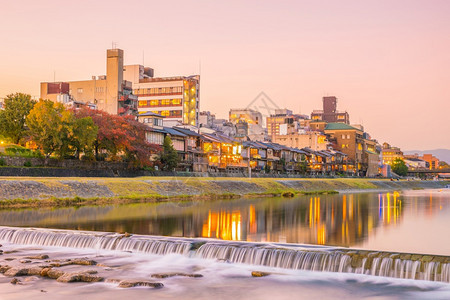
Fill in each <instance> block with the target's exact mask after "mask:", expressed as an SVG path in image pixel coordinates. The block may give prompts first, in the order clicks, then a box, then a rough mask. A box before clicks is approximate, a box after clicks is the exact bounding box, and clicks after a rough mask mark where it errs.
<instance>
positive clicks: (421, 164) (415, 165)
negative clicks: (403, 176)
mask: <svg viewBox="0 0 450 300" xmlns="http://www.w3.org/2000/svg"><path fill="white" fill-rule="evenodd" d="M403 160H404V161H405V164H406V166H407V167H408V169H409V170H420V169H422V170H424V169H429V168H430V165H429V163H428V162H426V161H424V160H421V159H420V158H416V157H406V155H405V158H404V159H403Z"/></svg>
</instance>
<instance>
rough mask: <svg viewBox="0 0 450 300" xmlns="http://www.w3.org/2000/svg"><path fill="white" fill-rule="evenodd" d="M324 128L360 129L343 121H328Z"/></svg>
mask: <svg viewBox="0 0 450 300" xmlns="http://www.w3.org/2000/svg"><path fill="white" fill-rule="evenodd" d="M325 130H360V129H358V128H355V127H353V126H350V125H347V124H345V123H328V124H327V126H326V127H325Z"/></svg>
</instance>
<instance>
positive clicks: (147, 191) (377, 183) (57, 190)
mask: <svg viewBox="0 0 450 300" xmlns="http://www.w3.org/2000/svg"><path fill="white" fill-rule="evenodd" d="M97 175H98V174H97ZM445 185H446V182H443V181H399V182H397V181H389V180H368V179H324V180H319V179H276V178H272V179H266V178H254V179H251V180H250V179H247V178H240V179H214V178H197V177H167V178H163V177H156V178H154V177H140V178H64V179H61V178H37V179H30V178H27V179H25V178H24V179H20V178H4V179H3V180H2V179H1V178H0V200H4V199H49V198H74V197H83V198H96V197H105V198H114V197H115V198H127V197H131V198H155V197H179V196H182V197H185V196H202V195H215V196H227V195H255V194H257V195H265V194H268V195H280V194H282V193H284V192H291V193H296V192H310V191H355V190H363V191H368V192H370V191H371V190H400V189H413V188H443V187H444V186H445Z"/></svg>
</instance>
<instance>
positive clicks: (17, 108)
mask: <svg viewBox="0 0 450 300" xmlns="http://www.w3.org/2000/svg"><path fill="white" fill-rule="evenodd" d="M35 104H36V101H34V100H31V95H27V94H22V93H15V94H10V95H7V96H6V98H5V100H4V109H3V110H0V136H4V137H5V138H7V139H8V140H10V141H11V142H13V143H15V144H19V143H20V141H21V140H22V138H23V137H24V136H25V134H26V131H27V130H26V127H25V120H26V117H27V116H28V114H29V113H30V111H31V110H32V109H33V107H34V105H35Z"/></svg>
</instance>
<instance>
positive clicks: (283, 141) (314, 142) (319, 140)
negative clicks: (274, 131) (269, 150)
mask: <svg viewBox="0 0 450 300" xmlns="http://www.w3.org/2000/svg"><path fill="white" fill-rule="evenodd" d="M272 142H273V143H278V144H280V145H284V146H287V147H291V148H298V149H301V148H310V149H312V150H314V151H320V150H327V148H328V141H327V137H326V136H325V134H323V133H321V132H319V131H304V130H303V131H302V130H300V131H299V132H294V133H290V134H286V135H273V136H272Z"/></svg>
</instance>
